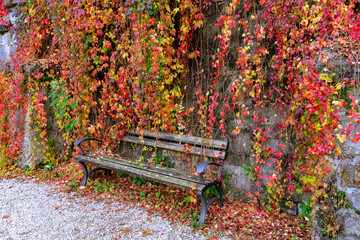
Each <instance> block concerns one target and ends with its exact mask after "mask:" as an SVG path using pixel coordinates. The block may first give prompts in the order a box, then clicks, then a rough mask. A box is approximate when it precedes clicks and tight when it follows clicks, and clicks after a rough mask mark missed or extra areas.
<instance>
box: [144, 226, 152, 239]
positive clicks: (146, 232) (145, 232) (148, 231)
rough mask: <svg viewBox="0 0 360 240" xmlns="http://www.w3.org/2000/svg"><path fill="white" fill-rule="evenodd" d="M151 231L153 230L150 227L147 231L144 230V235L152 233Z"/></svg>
mask: <svg viewBox="0 0 360 240" xmlns="http://www.w3.org/2000/svg"><path fill="white" fill-rule="evenodd" d="M151 233H153V230H152V229H151V228H150V229H148V230H147V231H144V232H143V234H142V236H143V237H145V236H146V235H148V234H151Z"/></svg>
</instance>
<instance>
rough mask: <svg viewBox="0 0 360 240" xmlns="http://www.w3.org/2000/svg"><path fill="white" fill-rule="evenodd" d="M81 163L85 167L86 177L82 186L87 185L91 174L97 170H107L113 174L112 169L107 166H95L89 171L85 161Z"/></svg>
mask: <svg viewBox="0 0 360 240" xmlns="http://www.w3.org/2000/svg"><path fill="white" fill-rule="evenodd" d="M79 163H80V165H81V167H82V169H83V172H84V179H83V181H82V184H81V185H82V186H86V183H87V181H88V179H89V176H90V175H91V174H92V173H94V172H96V171H99V170H105V171H106V173H107V174H108V175H111V170H109V169H106V168H102V167H97V168H94V169H92V170H90V172H89V170H88V168H87V166H86V164H85V163H83V162H79Z"/></svg>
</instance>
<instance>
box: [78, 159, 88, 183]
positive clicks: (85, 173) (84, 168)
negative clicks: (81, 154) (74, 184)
mask: <svg viewBox="0 0 360 240" xmlns="http://www.w3.org/2000/svg"><path fill="white" fill-rule="evenodd" d="M79 164H80V165H81V167H82V169H83V172H84V178H83V181H82V184H81V185H82V186H86V183H87V180H88V178H89V170H88V168H87V166H86V164H85V163H83V162H79Z"/></svg>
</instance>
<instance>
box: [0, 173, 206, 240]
mask: <svg viewBox="0 0 360 240" xmlns="http://www.w3.org/2000/svg"><path fill="white" fill-rule="evenodd" d="M54 189H55V188H54V187H53V186H50V185H46V184H38V183H34V182H32V181H24V180H14V179H3V180H0V240H10V239H11V240H20V239H24V240H32V239H34V240H42V239H44V240H50V239H51V240H52V239H61V240H65V239H66V240H67V239H96V240H98V239H169V240H170V239H171V240H173V239H181V240H182V239H206V238H205V237H204V236H203V235H201V234H192V233H190V228H188V227H185V226H180V225H174V224H171V223H170V222H169V221H167V220H165V219H163V218H161V217H158V216H154V215H150V216H149V215H146V212H145V211H144V210H142V209H141V208H138V207H133V206H134V204H133V203H129V202H117V203H104V202H97V201H94V200H93V199H92V198H90V197H79V196H75V195H74V193H65V192H58V191H54ZM145 233H148V234H145ZM143 235H145V237H143Z"/></svg>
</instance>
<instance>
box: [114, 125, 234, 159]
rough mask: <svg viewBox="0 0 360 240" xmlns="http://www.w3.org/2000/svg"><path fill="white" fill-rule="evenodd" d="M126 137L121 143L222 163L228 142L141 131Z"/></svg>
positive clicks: (130, 133)
mask: <svg viewBox="0 0 360 240" xmlns="http://www.w3.org/2000/svg"><path fill="white" fill-rule="evenodd" d="M127 133H128V135H126V136H124V137H122V138H121V141H125V142H131V143H137V144H143V145H147V146H152V147H158V148H162V149H167V150H170V151H176V152H183V153H191V154H195V155H200V156H204V157H209V158H215V159H219V160H221V161H224V160H225V158H226V150H227V147H228V141H219V140H214V139H209V138H201V137H194V136H187V135H181V134H172V133H163V132H152V131H148V130H143V131H141V132H140V131H127Z"/></svg>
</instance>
